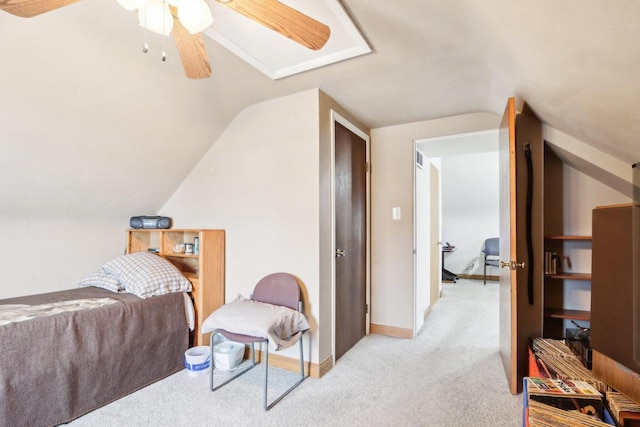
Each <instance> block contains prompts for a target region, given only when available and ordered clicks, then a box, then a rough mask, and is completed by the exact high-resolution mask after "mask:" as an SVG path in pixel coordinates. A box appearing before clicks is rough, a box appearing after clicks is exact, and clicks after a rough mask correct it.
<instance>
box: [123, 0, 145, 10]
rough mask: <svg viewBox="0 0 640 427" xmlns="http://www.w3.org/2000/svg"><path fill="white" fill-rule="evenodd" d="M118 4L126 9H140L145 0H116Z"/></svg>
mask: <svg viewBox="0 0 640 427" xmlns="http://www.w3.org/2000/svg"><path fill="white" fill-rule="evenodd" d="M116 1H117V2H118V4H119V5H120V6H122V7H123V8H125V9H127V10H136V9H140V8H141V7H142V6H144V4H145V3H146V2H147V0H116Z"/></svg>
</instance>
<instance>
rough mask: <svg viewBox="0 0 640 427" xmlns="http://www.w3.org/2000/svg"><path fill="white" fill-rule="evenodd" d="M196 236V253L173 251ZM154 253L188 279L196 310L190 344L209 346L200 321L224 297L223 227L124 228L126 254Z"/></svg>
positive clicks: (221, 301) (220, 304)
mask: <svg viewBox="0 0 640 427" xmlns="http://www.w3.org/2000/svg"><path fill="white" fill-rule="evenodd" d="M196 237H197V238H198V239H199V252H198V253H197V254H184V253H175V252H174V251H173V248H174V246H175V245H177V244H180V243H194V239H195V238H196ZM147 251H152V252H157V253H158V255H160V256H161V257H163V258H165V259H167V260H168V261H169V262H171V263H172V264H173V265H175V266H176V267H177V268H178V270H180V271H181V272H182V274H184V275H185V277H186V278H187V279H188V280H189V281H190V282H191V285H192V287H193V290H192V292H191V298H192V300H193V306H194V309H195V328H194V330H193V345H209V339H208V334H206V335H205V334H202V333H201V330H202V322H203V321H204V319H206V318H207V316H209V314H211V313H212V312H213V311H214V310H215V309H217V308H218V307H220V306H222V305H223V304H224V299H225V294H224V293H225V232H224V230H193V229H166V230H164V229H130V230H127V253H133V252H147Z"/></svg>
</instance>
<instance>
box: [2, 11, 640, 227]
mask: <svg viewBox="0 0 640 427" xmlns="http://www.w3.org/2000/svg"><path fill="white" fill-rule="evenodd" d="M306 1H307V2H308V3H311V2H314V1H324V0H306ZM341 3H342V5H343V6H344V8H345V10H346V11H347V12H348V13H349V15H350V16H351V18H352V19H353V21H354V23H355V24H356V26H357V28H359V30H360V31H361V33H362V35H363V36H364V39H365V40H366V42H367V44H368V45H369V46H370V47H371V49H372V51H373V52H372V53H370V54H367V55H361V56H357V57H355V58H353V59H349V60H346V61H341V62H337V63H334V64H331V65H326V66H324V67H321V68H318V69H314V70H311V71H306V72H303V73H299V74H296V75H293V76H290V77H286V78H281V79H279V80H272V79H271V78H270V77H268V76H267V75H265V74H264V73H263V72H261V71H259V70H257V69H256V68H254V67H253V66H251V65H250V64H248V63H247V62H246V61H244V60H243V59H241V58H239V57H238V56H237V55H235V54H233V53H231V52H230V51H229V50H227V49H226V48H224V47H222V46H221V45H220V44H218V43H217V42H215V41H214V40H212V39H209V38H208V37H205V44H206V49H207V53H208V55H209V59H210V62H211V65H212V69H213V76H212V77H211V78H209V79H205V80H198V81H194V80H189V79H187V78H185V77H184V75H183V71H182V67H181V65H180V61H179V58H178V57H177V53H176V51H175V48H174V47H173V45H172V43H171V41H170V40H169V41H165V42H164V45H165V46H164V47H165V49H166V50H167V53H168V55H169V58H168V61H167V62H166V63H163V62H161V61H160V48H161V46H162V44H163V42H162V41H161V38H160V37H150V40H149V44H150V51H149V53H148V54H146V55H145V54H143V53H141V47H142V42H143V34H142V30H141V29H140V28H139V27H138V25H137V20H136V16H135V14H134V13H132V12H127V11H125V10H124V9H122V8H121V7H120V6H119V5H118V4H117V3H116V2H115V0H113V1H106V0H102V1H95V0H82V1H80V2H78V3H75V4H73V5H70V6H67V7H64V8H62V9H59V10H56V11H54V12H50V13H47V14H45V15H42V16H39V17H35V18H31V19H22V18H16V17H14V16H12V15H9V14H7V13H0V40H1V41H0V78H1V79H2V80H1V83H0V150H1V154H2V156H0V169H1V170H2V172H0V174H2V176H0V178H1V179H2V180H3V182H9V183H11V184H13V183H15V184H16V185H8V186H4V187H3V188H2V189H0V196H1V197H2V199H3V201H7V200H8V201H9V202H11V203H14V204H15V205H13V206H14V210H15V211H16V212H17V213H19V211H20V210H22V209H24V210H27V211H29V212H31V213H33V212H34V209H35V210H38V209H41V210H43V209H45V208H46V209H49V212H47V214H48V215H51V212H50V210H51V209H53V210H54V211H56V209H57V210H59V211H60V212H61V213H62V212H64V211H65V209H66V206H67V205H65V204H64V203H66V202H67V201H69V200H70V199H72V198H73V197H77V194H78V192H82V191H87V192H88V194H86V197H87V198H86V199H84V205H85V206H89V205H91V204H93V205H94V206H93V207H92V209H94V211H95V209H99V208H105V209H108V210H109V211H112V212H118V211H124V212H130V209H131V205H130V200H125V199H126V198H122V197H121V198H120V199H118V198H110V197H109V196H111V195H113V194H112V193H114V194H119V193H127V191H128V189H129V188H130V186H131V185H132V182H135V183H137V184H138V185H147V186H148V188H150V190H149V191H148V192H147V193H145V195H144V200H139V201H138V203H139V206H142V207H146V208H147V210H141V211H140V212H154V209H157V208H159V205H161V204H162V203H163V202H164V201H165V200H166V199H167V198H168V197H169V196H170V195H171V194H172V193H173V191H174V190H175V188H176V187H177V186H178V185H179V184H180V182H181V181H182V179H184V177H185V176H186V174H187V173H188V172H189V171H190V170H191V169H192V168H193V166H194V165H195V164H196V163H197V161H198V160H199V159H200V158H201V157H202V155H203V154H204V153H205V152H206V150H207V149H208V148H209V147H210V146H211V144H212V143H214V142H215V141H216V139H217V138H218V136H219V135H220V133H221V132H223V131H224V129H225V128H226V127H227V125H228V124H229V123H230V121H231V120H232V119H233V118H234V117H235V116H236V115H237V114H238V113H239V112H240V111H241V110H242V109H244V108H246V107H247V106H249V105H252V104H255V103H257V102H260V101H263V100H266V99H270V98H274V97H278V96H283V95H287V94H290V93H295V92H299V91H302V90H307V89H311V88H320V89H322V90H323V91H324V92H326V93H327V94H328V95H329V96H331V97H332V98H333V99H335V100H336V101H337V102H338V103H340V104H341V105H342V106H343V107H344V108H346V109H347V110H348V111H350V112H351V113H352V114H353V115H354V116H355V117H357V118H358V119H359V120H361V121H362V122H363V123H364V124H366V125H368V126H370V127H371V128H377V127H384V126H389V125H396V124H401V123H408V122H414V121H420V120H427V119H434V118H440V117H446V116H452V115H457V114H463V113H470V112H492V113H495V114H502V112H503V110H504V106H505V103H506V100H507V98H508V97H509V96H516V97H518V98H519V99H521V100H525V101H526V102H527V103H528V104H529V105H530V106H531V108H532V109H533V111H535V112H536V113H537V114H538V115H539V116H540V118H541V119H542V120H543V121H544V122H545V123H546V124H548V125H550V126H551V127H553V128H555V129H557V130H559V131H562V132H564V133H566V134H568V135H571V136H573V137H574V138H577V139H579V140H581V141H584V142H585V143H587V144H590V145H593V146H595V147H598V148H599V149H600V150H602V151H604V152H607V153H609V154H610V155H612V156H614V157H616V158H618V159H620V160H622V161H624V162H626V163H628V164H629V165H631V164H632V163H634V162H637V161H639V160H640V142H639V139H638V136H637V135H638V134H640V120H638V118H637V117H638V111H640V73H638V70H640V43H638V40H640V25H638V17H640V2H638V1H636V0H620V1H615V2H612V1H610V0H564V1H561V2H559V1H557V0H539V1H535V2H534V1H529V2H514V1H512V0H486V1H483V2H479V1H477V0H456V1H441V0H403V1H398V2H383V1H371V0H343V1H342V2H341ZM158 171H162V173H158ZM78 176H86V177H88V178H84V179H88V180H89V184H91V188H92V189H93V190H92V191H91V192H89V191H88V190H86V188H87V187H86V186H85V187H83V186H81V185H80V183H79V182H78ZM17 178H20V180H19V181H20V182H19V183H18V179H17ZM42 188H44V189H45V190H42ZM96 189H97V190H98V191H96ZM74 191H75V192H74ZM94 193H98V194H100V195H99V196H98V195H94ZM60 200H62V202H60ZM7 203H8V202H7ZM56 203H57V205H56ZM4 206H8V204H4ZM56 206H58V207H57V208H56ZM87 209H88V208H87ZM0 213H2V212H1V211H0Z"/></svg>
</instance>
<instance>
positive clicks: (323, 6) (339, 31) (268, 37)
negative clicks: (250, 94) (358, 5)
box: [204, 0, 371, 80]
mask: <svg viewBox="0 0 640 427" xmlns="http://www.w3.org/2000/svg"><path fill="white" fill-rule="evenodd" d="M282 3H284V4H286V5H288V6H290V7H292V8H294V9H296V10H298V11H299V12H302V13H304V14H305V15H307V16H310V17H312V18H313V19H315V20H317V21H319V22H322V23H323V24H325V25H327V26H328V27H329V28H330V29H331V36H330V37H329V40H328V41H327V43H326V44H325V46H324V47H323V48H322V49H318V50H311V49H307V48H306V47H304V46H301V45H300V44H298V43H296V42H294V41H292V40H289V39H288V38H286V37H283V36H282V35H280V34H278V33H276V32H275V31H272V30H270V29H269V28H267V27H264V26H263V25H260V24H258V23H256V22H255V21H252V20H251V19H248V18H246V17H244V16H242V15H240V14H239V13H237V12H235V11H234V10H232V9H229V8H228V7H226V6H224V5H223V4H221V3H218V2H216V1H214V0H210V1H209V5H210V7H211V13H212V15H213V16H215V20H214V22H213V24H212V25H211V27H209V28H208V29H207V30H205V31H204V34H205V35H207V36H209V37H211V38H212V39H213V40H215V41H217V42H218V43H220V44H221V45H223V46H224V47H226V48H227V49H229V50H230V51H231V52H233V53H235V54H236V55H238V56H239V57H240V58H242V59H244V60H245V61H247V63H249V64H251V65H253V66H254V67H256V68H257V69H258V70H260V71H262V72H263V73H264V74H266V75H267V76H269V77H270V78H272V79H274V80H275V79H279V78H282V77H287V76H290V75H293V74H297V73H301V72H303V71H307V70H311V69H313V68H318V67H321V66H323V65H328V64H332V63H335V62H338V61H343V60H346V59H349V58H353V57H355V56H359V55H364V54H366V53H369V52H371V48H370V47H369V46H368V45H367V42H366V41H365V40H364V38H363V37H362V35H361V34H360V32H359V31H358V29H357V28H356V26H355V25H354V23H353V21H352V20H351V18H350V17H349V14H348V13H347V12H346V11H345V10H344V8H343V7H342V4H340V2H339V1H338V0H315V1H307V0H283V1H282Z"/></svg>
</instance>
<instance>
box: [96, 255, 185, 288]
mask: <svg viewBox="0 0 640 427" xmlns="http://www.w3.org/2000/svg"><path fill="white" fill-rule="evenodd" d="M102 269H103V270H104V271H105V272H106V273H109V274H111V275H113V276H114V277H116V278H117V279H118V281H120V283H122V285H123V286H124V289H125V290H126V291H127V292H129V293H131V294H134V295H137V296H139V297H140V298H148V297H151V296H154V295H163V294H167V293H170V292H190V291H191V282H189V281H188V280H187V278H186V277H184V275H183V274H182V273H181V272H180V270H178V269H177V268H176V266H174V265H173V264H171V263H170V262H169V261H167V260H166V259H164V258H162V257H161V256H159V255H155V254H152V253H149V252H135V253H132V254H127V255H122V256H119V257H118V258H114V259H112V260H111V261H109V262H108V263H106V264H105V265H104V266H103V267H102Z"/></svg>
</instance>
